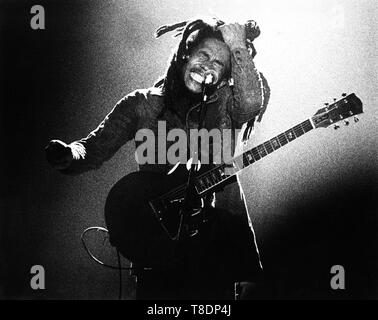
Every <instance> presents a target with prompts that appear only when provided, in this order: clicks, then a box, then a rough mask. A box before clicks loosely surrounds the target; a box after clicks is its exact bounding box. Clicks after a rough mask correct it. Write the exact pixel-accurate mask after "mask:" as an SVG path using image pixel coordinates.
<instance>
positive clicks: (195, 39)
mask: <svg viewBox="0 0 378 320" xmlns="http://www.w3.org/2000/svg"><path fill="white" fill-rule="evenodd" d="M223 24H224V22H223V21H221V20H218V19H215V18H213V19H207V18H204V19H196V20H192V21H189V22H181V23H178V24H175V25H172V26H163V27H161V28H159V29H158V30H157V32H156V37H159V36H161V35H162V34H164V33H166V32H169V31H173V30H175V31H176V32H177V34H176V35H175V36H178V35H182V38H181V40H180V42H179V44H178V46H177V47H176V49H175V50H174V51H173V54H172V55H171V58H170V60H169V63H168V68H167V71H166V73H165V75H164V76H163V77H162V78H160V79H159V80H158V81H157V82H156V83H155V84H154V86H155V87H160V88H161V89H162V92H163V95H164V107H163V109H162V111H161V113H160V117H161V116H162V115H163V114H164V112H165V111H166V110H170V111H172V112H175V110H174V108H173V106H174V101H176V99H177V98H178V97H180V96H182V94H183V92H184V90H185V85H184V83H183V79H182V70H183V66H184V65H185V63H186V62H187V58H188V56H190V54H191V53H192V52H193V50H194V49H195V48H196V47H197V46H198V45H199V44H200V43H201V42H202V41H203V40H204V39H205V38H215V39H218V40H220V41H222V42H224V39H223V36H222V33H221V31H220V30H217V28H218V27H219V26H221V25H223ZM256 30H257V31H258V34H257V35H255V37H257V36H258V35H259V33H260V30H259V29H258V27H257V29H256ZM252 40H253V39H252ZM252 40H250V41H249V42H248V40H247V45H248V44H249V48H250V52H251V54H252V56H254V55H255V54H256V50H255V48H254V46H253V44H252ZM227 76H228V77H229V76H230V73H229V74H228V75H226V77H227Z"/></svg>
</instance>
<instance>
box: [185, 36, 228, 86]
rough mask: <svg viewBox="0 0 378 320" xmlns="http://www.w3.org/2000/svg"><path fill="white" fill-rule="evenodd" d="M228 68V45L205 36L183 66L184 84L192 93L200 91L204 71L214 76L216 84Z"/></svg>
mask: <svg viewBox="0 0 378 320" xmlns="http://www.w3.org/2000/svg"><path fill="white" fill-rule="evenodd" d="M229 69H230V50H229V48H228V46H227V45H226V44H225V43H224V42H222V41H220V40H218V39H214V38H206V39H204V40H203V41H202V42H201V43H200V44H199V45H198V46H197V47H196V48H195V49H194V50H193V52H192V54H191V55H190V57H189V59H188V62H187V63H186V64H185V65H184V67H183V76H184V83H185V86H186V88H187V89H188V90H189V91H190V92H192V93H201V92H202V83H203V81H204V75H205V73H207V72H209V73H211V74H212V75H213V76H214V81H215V83H214V84H215V85H216V84H218V83H219V82H220V81H221V80H223V77H224V76H225V75H226V73H227V71H228V70H229Z"/></svg>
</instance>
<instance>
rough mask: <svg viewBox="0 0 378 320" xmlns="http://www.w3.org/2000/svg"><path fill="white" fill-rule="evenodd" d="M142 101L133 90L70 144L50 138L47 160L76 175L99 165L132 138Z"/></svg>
mask: <svg viewBox="0 0 378 320" xmlns="http://www.w3.org/2000/svg"><path fill="white" fill-rule="evenodd" d="M141 103H143V95H142V94H140V93H138V92H134V93H132V94H130V95H128V96H126V97H125V98H123V99H122V100H120V101H119V102H118V103H117V104H116V106H115V107H114V108H113V110H112V111H111V112H110V113H109V114H108V115H107V116H106V117H105V119H104V120H103V121H102V122H101V123H100V125H99V126H98V127H97V128H96V129H95V130H94V131H92V132H91V133H90V134H89V135H88V136H87V137H86V138H83V139H80V140H77V141H74V142H72V143H70V144H65V143H64V142H62V141H59V140H52V141H50V143H49V144H48V145H47V147H46V155H47V160H48V161H49V163H50V164H51V166H52V167H54V168H56V169H58V170H59V171H61V172H62V173H65V174H79V173H82V172H85V171H88V170H91V169H97V168H99V167H100V166H101V165H102V164H103V163H104V162H105V161H106V160H109V159H110V158H111V157H112V156H113V155H114V154H115V153H116V151H117V150H118V149H119V148H120V147H122V146H123V145H124V144H125V143H126V142H127V141H129V140H132V139H133V138H134V136H135V133H136V131H137V128H138V122H139V115H138V109H139V106H140V105H141Z"/></svg>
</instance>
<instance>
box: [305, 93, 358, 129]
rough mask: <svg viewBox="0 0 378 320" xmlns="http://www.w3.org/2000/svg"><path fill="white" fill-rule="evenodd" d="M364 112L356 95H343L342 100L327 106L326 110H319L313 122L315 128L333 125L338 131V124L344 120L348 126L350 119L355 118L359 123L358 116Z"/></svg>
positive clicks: (313, 117)
mask: <svg viewBox="0 0 378 320" xmlns="http://www.w3.org/2000/svg"><path fill="white" fill-rule="evenodd" d="M362 112H363V111H362V102H361V100H360V99H359V98H358V97H357V96H356V95H355V94H354V93H351V94H349V95H348V96H347V95H346V94H345V93H343V97H342V98H341V99H340V100H338V101H335V102H334V103H332V104H326V106H325V107H324V108H321V109H319V110H318V112H316V113H315V114H314V115H313V116H312V118H311V120H312V122H313V124H314V126H315V128H327V127H328V126H330V125H331V124H335V129H337V128H338V125H337V122H339V121H341V120H344V122H345V124H346V125H348V124H349V120H348V118H350V117H353V116H354V121H355V122H358V118H357V117H356V116H357V115H358V114H360V113H362Z"/></svg>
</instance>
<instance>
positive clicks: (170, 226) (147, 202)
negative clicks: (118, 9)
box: [105, 170, 200, 266]
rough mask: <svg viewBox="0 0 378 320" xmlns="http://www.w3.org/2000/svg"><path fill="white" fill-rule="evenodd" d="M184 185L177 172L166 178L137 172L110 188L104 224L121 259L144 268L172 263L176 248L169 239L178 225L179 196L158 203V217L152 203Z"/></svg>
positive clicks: (162, 175)
mask: <svg viewBox="0 0 378 320" xmlns="http://www.w3.org/2000/svg"><path fill="white" fill-rule="evenodd" d="M178 171H179V170H178ZM175 172H176V171H175ZM184 182H185V179H183V175H182V173H179V172H178V173H173V174H172V175H165V174H160V173H155V172H146V171H140V172H134V173H131V174H129V175H127V176H125V177H124V178H122V179H121V180H119V181H118V182H117V183H116V184H115V185H114V186H113V187H112V189H111V190H110V192H109V195H108V197H107V200H106V204H105V221H106V225H107V228H108V230H109V234H110V241H111V243H112V244H113V245H114V246H116V247H117V248H118V250H119V251H120V252H121V253H122V255H123V256H124V257H126V258H127V259H129V260H131V261H132V262H134V263H139V264H142V265H145V266H146V265H147V266H151V265H166V264H170V263H172V261H173V259H174V251H175V247H176V245H177V241H175V240H172V237H173V235H174V234H175V232H176V231H177V229H178V226H179V221H180V219H179V216H180V215H179V211H180V207H181V204H182V201H181V200H182V195H181V196H180V195H177V197H175V196H174V197H173V198H171V199H170V201H168V202H167V203H164V204H162V203H161V202H159V205H160V207H159V206H158V204H156V207H159V209H161V211H162V214H163V215H162V216H161V217H158V216H157V209H156V208H155V209H156V210H154V208H153V205H152V202H151V200H154V199H157V198H158V197H159V196H161V195H163V194H166V193H167V192H168V191H170V190H173V189H175V188H176V187H177V186H179V185H183V183H184ZM199 200H200V199H199ZM163 217H164V218H163ZM159 219H161V220H162V221H159ZM162 222H164V227H163V226H162ZM166 228H167V229H166ZM168 230H169V232H168ZM170 235H171V236H170Z"/></svg>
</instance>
